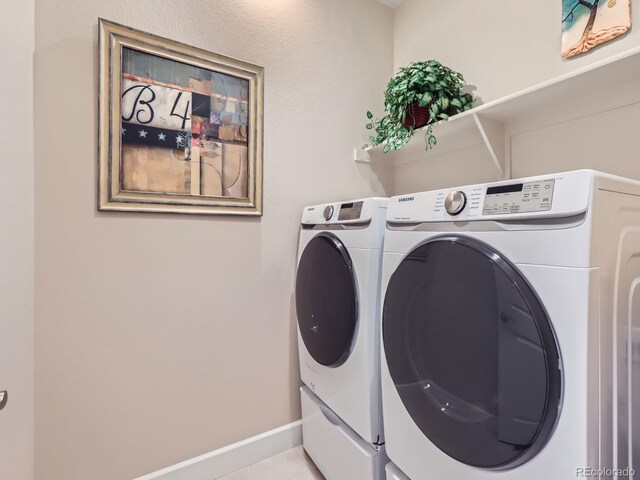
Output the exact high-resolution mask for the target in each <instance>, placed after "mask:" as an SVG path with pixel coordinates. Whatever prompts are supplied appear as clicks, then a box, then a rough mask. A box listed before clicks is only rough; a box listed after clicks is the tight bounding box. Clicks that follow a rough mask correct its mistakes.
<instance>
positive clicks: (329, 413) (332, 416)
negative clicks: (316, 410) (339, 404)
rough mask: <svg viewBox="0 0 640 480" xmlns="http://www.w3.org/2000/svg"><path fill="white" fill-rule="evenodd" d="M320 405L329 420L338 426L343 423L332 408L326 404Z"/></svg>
mask: <svg viewBox="0 0 640 480" xmlns="http://www.w3.org/2000/svg"><path fill="white" fill-rule="evenodd" d="M318 406H319V407H320V411H321V412H322V414H323V415H324V418H326V419H327V420H329V421H330V422H331V423H333V424H334V425H336V426H338V427H339V426H340V423H342V422H341V421H340V417H338V416H337V415H336V414H335V413H333V412H332V411H331V410H329V409H328V408H327V407H325V406H324V405H318Z"/></svg>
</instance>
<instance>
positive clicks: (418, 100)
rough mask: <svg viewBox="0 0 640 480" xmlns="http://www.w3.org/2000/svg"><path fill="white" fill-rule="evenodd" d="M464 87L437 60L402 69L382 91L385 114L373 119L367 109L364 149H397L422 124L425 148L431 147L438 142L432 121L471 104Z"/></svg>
mask: <svg viewBox="0 0 640 480" xmlns="http://www.w3.org/2000/svg"><path fill="white" fill-rule="evenodd" d="M463 87H464V78H463V77H462V75H461V74H460V73H458V72H456V71H454V70H451V69H450V68H448V67H445V66H444V65H442V64H441V63H440V62H438V61H437V60H427V61H424V62H414V63H411V64H409V66H407V67H403V68H401V69H400V71H399V72H398V74H397V75H396V76H395V77H393V78H392V79H391V80H389V83H388V84H387V89H386V90H385V92H384V109H385V112H386V115H384V116H383V117H382V118H374V116H373V114H372V113H371V112H367V118H368V119H369V123H367V125H366V128H367V129H368V130H373V131H374V134H373V135H371V136H370V137H369V144H367V145H364V147H363V148H368V147H369V146H372V147H374V146H376V145H380V144H384V148H383V151H384V153H387V152H388V151H390V150H399V149H400V148H402V147H403V146H404V145H405V144H406V143H407V142H408V141H409V139H410V138H411V137H412V136H413V133H414V130H415V129H417V128H421V127H423V126H426V127H427V129H426V132H425V143H426V149H430V148H432V147H433V146H434V145H435V144H436V142H437V140H436V137H435V136H434V135H433V131H432V127H433V124H434V123H436V122H439V121H441V120H448V119H449V117H450V116H452V115H455V114H456V113H460V112H463V111H465V110H469V109H470V108H471V107H472V106H473V102H474V100H475V99H474V98H473V96H472V95H471V94H470V93H464V92H463V91H462V88H463Z"/></svg>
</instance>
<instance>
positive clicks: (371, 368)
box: [295, 198, 388, 480]
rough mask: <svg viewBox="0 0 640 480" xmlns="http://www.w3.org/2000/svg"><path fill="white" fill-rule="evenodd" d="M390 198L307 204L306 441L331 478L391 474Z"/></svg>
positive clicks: (302, 268) (299, 292)
mask: <svg viewBox="0 0 640 480" xmlns="http://www.w3.org/2000/svg"><path fill="white" fill-rule="evenodd" d="M387 203H388V199H386V198H365V199H359V200H352V201H348V202H339V203H329V204H323V205H315V206H309V207H306V208H305V209H304V211H303V214H302V222H301V228H300V243H299V249H298V252H299V258H298V268H297V274H296V291H295V300H296V313H297V319H298V347H299V349H298V350H299V357H300V374H301V377H302V381H303V382H304V386H303V387H302V388H301V390H300V391H301V403H302V431H303V444H304V448H305V450H306V451H307V453H308V454H309V456H310V457H311V458H312V459H313V460H314V462H315V463H316V465H317V466H318V468H319V469H320V471H321V472H322V473H323V474H324V475H325V477H326V478H327V479H328V480H353V479H354V478H358V479H360V480H369V479H374V480H379V479H382V478H384V466H385V464H386V463H387V457H386V455H385V453H384V437H383V426H382V407H381V392H380V301H379V298H380V270H381V263H382V243H383V238H384V229H385V218H386V212H387Z"/></svg>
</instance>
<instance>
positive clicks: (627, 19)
mask: <svg viewBox="0 0 640 480" xmlns="http://www.w3.org/2000/svg"><path fill="white" fill-rule="evenodd" d="M629 28H631V0H588V1H587V0H562V56H563V57H564V58H569V57H573V56H574V55H578V54H580V53H584V52H587V51H589V50H591V49H592V48H593V47H596V46H598V45H600V44H602V43H604V42H608V41H609V40H613V39H614V38H616V37H617V36H619V35H622V34H623V33H625V32H626V31H627V30H629Z"/></svg>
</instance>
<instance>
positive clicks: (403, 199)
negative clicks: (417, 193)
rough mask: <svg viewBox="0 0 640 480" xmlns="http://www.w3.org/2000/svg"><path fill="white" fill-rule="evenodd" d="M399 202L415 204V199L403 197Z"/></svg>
mask: <svg viewBox="0 0 640 480" xmlns="http://www.w3.org/2000/svg"><path fill="white" fill-rule="evenodd" d="M398 201H399V202H413V197H402V198H399V199H398Z"/></svg>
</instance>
